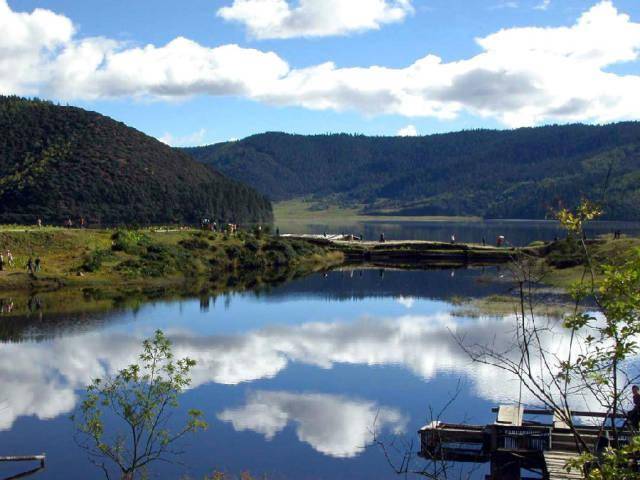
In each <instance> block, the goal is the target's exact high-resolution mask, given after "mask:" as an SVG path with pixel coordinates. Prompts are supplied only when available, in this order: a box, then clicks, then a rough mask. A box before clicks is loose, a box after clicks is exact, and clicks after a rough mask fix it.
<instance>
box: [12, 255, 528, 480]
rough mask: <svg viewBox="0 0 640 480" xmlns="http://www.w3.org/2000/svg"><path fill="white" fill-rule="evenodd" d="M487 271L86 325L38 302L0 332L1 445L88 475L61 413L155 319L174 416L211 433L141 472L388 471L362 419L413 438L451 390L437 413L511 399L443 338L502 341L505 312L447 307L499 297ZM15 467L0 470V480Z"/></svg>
mask: <svg viewBox="0 0 640 480" xmlns="http://www.w3.org/2000/svg"><path fill="white" fill-rule="evenodd" d="M500 276H501V273H500V271H499V270H497V269H494V268H487V269H469V270H432V271H393V270H378V269H373V270H357V269H356V270H345V271H334V272H330V273H328V274H316V275H312V276H310V277H307V278H303V279H300V280H297V281H294V282H291V283H289V284H286V285H282V286H279V287H275V288H271V289H263V290H261V291H258V292H252V293H244V294H230V295H227V296H222V297H218V298H209V297H202V298H194V299H188V300H181V301H156V302H153V303H148V304H145V305H143V306H141V307H139V308H137V309H135V310H128V309H122V310H120V311H117V312H112V313H106V314H105V313H103V314H100V315H99V316H98V315H97V314H96V319H95V321H91V320H92V319H91V315H90V314H89V315H85V316H84V317H83V318H84V321H80V319H75V320H74V321H71V322H65V321H64V319H62V318H60V319H57V318H49V317H48V316H47V313H46V311H45V312H44V313H43V315H42V317H38V316H36V317H35V318H34V317H30V318H24V319H22V321H24V322H27V323H28V324H29V328H28V329H26V330H25V331H24V333H23V335H22V337H21V338H20V341H16V340H17V339H16V338H13V339H12V341H8V340H7V339H5V340H4V341H3V343H0V385H1V387H0V452H1V453H2V454H27V453H40V452H46V454H47V458H48V462H47V468H46V470H45V471H44V472H42V473H40V474H39V475H38V478H42V479H57V478H65V479H70V480H73V479H87V478H99V474H100V472H99V471H98V470H96V468H95V467H94V466H93V465H91V464H90V463H89V462H88V461H87V460H86V455H85V452H84V451H83V450H81V449H80V448H79V447H78V446H77V445H76V443H75V442H74V440H73V425H72V422H71V421H70V420H69V415H70V414H71V413H72V412H73V411H74V409H75V408H76V406H77V405H78V401H79V400H80V398H81V395H82V393H83V388H84V386H85V385H86V384H87V383H89V382H90V381H91V379H92V378H95V377H102V376H104V375H106V374H109V373H114V372H116V371H117V370H118V369H119V368H122V367H124V366H125V365H127V364H128V363H130V362H132V361H134V360H135V358H136V355H137V354H138V353H139V350H140V342H141V340H142V339H144V338H145V337H149V336H151V335H152V334H153V331H154V330H155V329H157V328H160V329H162V330H164V331H165V332H166V333H167V334H168V335H169V336H170V338H171V339H172V341H173V342H174V347H175V353H176V356H178V357H181V356H189V357H191V358H194V359H195V360H196V361H197V362H198V364H197V367H196V369H195V370H194V374H193V384H192V388H191V389H190V390H189V391H188V392H186V393H185V394H184V395H183V396H182V398H181V406H180V412H178V414H177V415H176V416H175V418H176V419H179V418H180V417H181V416H182V415H184V413H185V412H186V411H187V409H189V408H198V409H201V410H203V411H204V415H205V417H206V419H207V420H208V422H209V423H210V428H209V430H208V431H206V432H203V433H198V434H197V435H196V436H194V437H192V438H191V439H190V440H189V441H188V442H187V444H186V445H184V449H185V452H186V453H185V454H184V455H183V456H182V457H181V461H182V462H183V463H184V465H185V466H182V465H167V464H160V465H158V466H157V468H156V470H155V473H156V474H157V476H156V477H155V478H179V477H180V475H182V474H188V475H190V476H191V477H192V478H197V479H200V478H203V476H204V475H205V474H207V473H210V472H212V471H213V470H214V469H219V470H223V471H227V472H232V473H239V472H241V471H245V470H248V471H251V472H253V473H254V474H257V475H262V474H266V475H268V476H269V478H274V479H340V478H350V479H372V478H394V475H393V473H392V472H391V470H390V468H389V466H388V465H387V463H386V461H385V459H384V457H383V455H382V454H381V452H380V450H379V448H377V447H376V446H374V445H372V442H373V438H372V430H373V429H374V428H375V429H376V430H377V431H379V433H380V435H381V438H385V439H391V438H392V437H393V436H394V435H398V436H401V437H402V438H406V439H408V440H416V439H417V436H416V433H415V432H416V430H417V429H418V428H419V427H420V426H422V425H423V424H424V423H426V422H427V421H428V420H430V415H431V413H430V412H432V411H433V412H437V411H439V410H440V409H441V408H442V407H443V405H445V404H446V403H447V402H448V401H449V399H450V398H451V396H452V395H454V393H455V392H456V391H458V390H459V394H458V397H457V399H456V401H455V402H454V403H453V404H452V405H451V406H450V407H449V409H448V410H447V412H446V416H447V420H449V421H462V420H466V421H469V422H478V423H485V422H490V421H491V420H492V418H493V417H492V414H491V413H490V408H491V407H492V406H494V405H495V404H496V403H498V402H500V401H505V400H506V401H513V400H514V398H516V396H517V395H518V392H519V389H518V385H517V384H515V383H513V382H509V381H506V380H505V378H504V375H502V374H501V373H500V372H497V371H494V370H491V369H488V368H482V367H481V366H479V365H477V364H473V363H471V362H470V361H469V359H468V357H467V356H466V354H465V353H464V352H463V351H462V350H461V349H460V347H459V345H458V344H457V342H456V338H455V337H464V338H465V339H467V340H468V341H470V342H478V343H482V342H485V343H488V342H498V344H501V342H502V343H508V342H511V341H512V340H513V325H512V323H511V320H510V319H509V318H484V317H482V316H481V317H475V316H474V317H467V316H464V315H461V314H460V313H459V309H458V307H456V305H455V304H454V300H455V299H456V298H459V297H474V296H476V297H477V296H484V295H489V294H493V293H506V292H508V290H509V285H508V284H505V283H504V282H502V281H501V280H500ZM19 320H20V319H17V320H16V319H12V321H14V322H15V321H19ZM0 321H3V318H2V317H0ZM524 400H526V399H524ZM16 468H17V467H16V466H8V465H2V466H0V478H1V476H2V475H3V474H4V475H7V474H8V473H9V472H12V471H16ZM158 468H159V469H158ZM478 475H479V478H480V477H481V471H480V473H478Z"/></svg>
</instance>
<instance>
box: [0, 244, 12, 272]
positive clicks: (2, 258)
mask: <svg viewBox="0 0 640 480" xmlns="http://www.w3.org/2000/svg"><path fill="white" fill-rule="evenodd" d="M5 264H6V265H7V266H9V267H14V266H15V261H14V259H13V254H12V253H11V250H9V249H7V251H6V252H5V253H2V252H0V272H1V271H3V270H4V269H5Z"/></svg>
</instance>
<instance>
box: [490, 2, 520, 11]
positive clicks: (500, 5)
mask: <svg viewBox="0 0 640 480" xmlns="http://www.w3.org/2000/svg"><path fill="white" fill-rule="evenodd" d="M518 6H519V5H518V2H502V3H498V4H495V5H492V6H491V7H489V10H502V9H504V8H518Z"/></svg>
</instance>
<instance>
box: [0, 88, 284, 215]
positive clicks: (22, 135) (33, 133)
mask: <svg viewBox="0 0 640 480" xmlns="http://www.w3.org/2000/svg"><path fill="white" fill-rule="evenodd" d="M81 216H83V217H85V218H86V219H87V221H88V222H89V223H101V224H103V225H111V224H121V223H137V224H142V225H146V224H158V223H179V222H191V223H193V222H197V221H198V219H200V218H202V217H203V216H209V217H212V218H217V219H220V220H229V221H237V222H240V223H245V222H261V221H270V220H271V218H272V212H271V204H270V202H269V201H268V200H267V199H266V198H264V196H262V195H260V194H258V193H257V192H255V191H254V190H253V189H251V188H250V187H247V186H245V185H242V184H240V183H238V182H237V181H234V180H230V179H227V178H226V177H224V176H223V175H221V174H220V173H218V172H217V171H215V170H214V169H213V168H210V167H208V166H205V165H203V164H201V163H198V162H195V161H193V160H192V159H191V158H190V157H189V156H188V155H186V154H185V153H183V152H180V151H177V150H175V149H172V148H170V147H168V146H166V145H164V144H163V143H161V142H159V141H158V140H156V139H154V138H152V137H149V136H147V135H144V134H143V133H141V132H139V131H137V130H134V129H133V128H130V127H127V126H126V125H124V124H123V123H120V122H116V121H114V120H112V119H110V118H108V117H105V116H102V115H100V114H98V113H95V112H89V111H85V110H82V109H80V108H74V107H64V106H57V105H54V104H52V103H48V102H42V101H38V100H25V99H22V98H17V97H0V222H3V223H6V222H15V223H33V222H35V219H36V218H37V217H41V218H42V219H43V220H44V221H45V222H46V223H59V222H61V221H62V220H63V219H66V218H67V217H71V218H72V219H73V220H74V221H76V222H77V220H78V218H79V217H81Z"/></svg>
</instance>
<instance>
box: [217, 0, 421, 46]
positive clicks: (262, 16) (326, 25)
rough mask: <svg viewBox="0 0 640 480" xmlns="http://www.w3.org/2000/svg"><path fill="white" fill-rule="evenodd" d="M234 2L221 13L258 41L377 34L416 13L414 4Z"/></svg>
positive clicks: (383, 0) (401, 0)
mask: <svg viewBox="0 0 640 480" xmlns="http://www.w3.org/2000/svg"><path fill="white" fill-rule="evenodd" d="M292 3H293V2H292V1H291V0H234V1H233V4H232V5H230V6H227V7H223V8H221V9H219V10H218V16H219V17H222V18H224V19H225V20H229V21H235V22H239V23H242V24H244V25H245V26H246V28H247V29H248V31H249V33H250V34H251V35H252V36H253V37H255V38H259V39H267V38H294V37H326V36H330V35H345V34H348V33H352V32H362V31H365V30H377V29H379V28H380V27H381V26H382V25H384V24H386V23H392V22H399V21H401V20H403V19H404V18H405V17H406V16H407V15H408V14H410V13H411V12H413V8H412V6H411V0H359V1H353V0H300V2H299V4H298V5H296V6H292Z"/></svg>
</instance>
